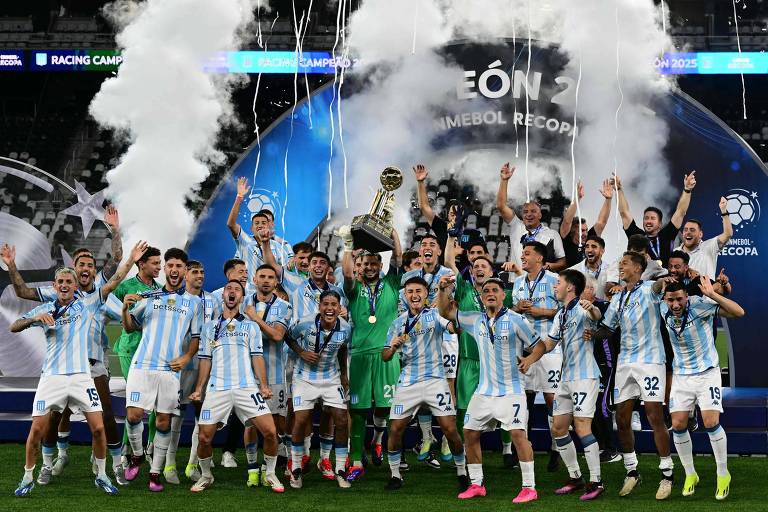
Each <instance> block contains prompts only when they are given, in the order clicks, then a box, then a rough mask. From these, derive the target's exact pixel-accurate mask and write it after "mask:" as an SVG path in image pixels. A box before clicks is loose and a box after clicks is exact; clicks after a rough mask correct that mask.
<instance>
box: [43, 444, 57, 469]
mask: <svg viewBox="0 0 768 512" xmlns="http://www.w3.org/2000/svg"><path fill="white" fill-rule="evenodd" d="M42 451H43V467H49V468H50V467H53V454H54V453H56V447H55V446H54V445H51V446H46V445H45V444H44V445H43V448H42Z"/></svg>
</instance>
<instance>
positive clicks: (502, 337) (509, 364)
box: [457, 308, 541, 396]
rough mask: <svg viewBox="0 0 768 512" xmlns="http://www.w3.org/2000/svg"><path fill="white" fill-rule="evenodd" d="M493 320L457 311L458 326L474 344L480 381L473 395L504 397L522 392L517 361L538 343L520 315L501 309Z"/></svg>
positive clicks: (531, 328) (529, 326)
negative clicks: (478, 358) (478, 362)
mask: <svg viewBox="0 0 768 512" xmlns="http://www.w3.org/2000/svg"><path fill="white" fill-rule="evenodd" d="M499 313H500V314H499V315H497V316H496V318H495V319H494V318H488V317H487V316H486V314H485V313H481V312H479V311H459V312H458V313H457V315H458V317H457V319H458V323H459V326H460V327H461V328H462V329H463V330H465V331H466V332H467V333H469V335H470V336H472V337H473V338H474V339H475V341H476V342H477V349H478V352H479V356H480V381H479V383H478V385H477V389H476V390H475V393H477V394H479V395H485V396H507V395H514V394H520V393H524V392H525V390H524V389H523V384H522V382H521V381H522V379H523V377H524V376H523V375H521V374H520V371H519V370H518V369H517V358H518V356H520V355H522V353H523V351H524V350H531V349H532V348H533V346H534V345H536V343H539V342H540V341H541V338H540V337H539V335H538V333H537V332H536V331H535V330H534V328H533V326H532V325H531V324H530V323H529V322H528V321H527V320H526V319H525V317H524V316H522V315H520V314H518V313H515V312H514V311H512V310H509V309H507V308H503V309H502V310H501V311H499Z"/></svg>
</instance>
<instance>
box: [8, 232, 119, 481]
mask: <svg viewBox="0 0 768 512" xmlns="http://www.w3.org/2000/svg"><path fill="white" fill-rule="evenodd" d="M120 253H121V254H122V249H121V250H120ZM0 256H2V259H3V261H4V262H5V264H6V265H7V267H8V272H9V276H10V278H11V282H13V284H14V288H15V289H16V292H17V295H18V296H19V297H21V298H25V299H29V300H37V301H40V302H50V301H55V300H56V298H57V293H56V289H55V288H54V287H52V286H43V287H39V288H29V287H28V286H27V285H26V283H25V282H24V280H23V278H22V277H21V274H20V273H19V271H18V270H17V268H16V263H15V258H16V248H15V247H14V246H9V245H3V247H2V249H0ZM73 263H74V271H75V273H76V274H77V288H76V289H75V297H76V298H82V297H85V296H86V295H90V294H92V293H94V292H96V291H98V290H99V289H100V288H102V287H103V286H104V284H105V283H106V280H105V277H104V276H105V271H103V270H102V271H101V272H100V273H99V276H98V278H99V281H100V283H99V284H98V285H97V284H96V279H97V273H96V260H95V259H94V257H93V254H91V252H90V251H88V250H80V251H78V253H77V255H76V256H75V259H74V262H73ZM107 272H108V273H109V274H110V275H112V274H114V268H112V269H111V270H109V269H107ZM106 319H107V317H106V314H105V310H104V308H101V309H99V311H98V313H97V314H96V315H94V317H93V321H92V323H91V326H90V329H89V338H88V361H89V363H90V365H91V371H90V374H91V378H92V379H93V381H94V385H95V386H96V390H97V391H98V393H99V400H100V401H101V406H102V416H103V419H104V430H105V433H106V436H107V447H108V449H109V453H110V455H111V456H112V470H113V472H114V475H115V482H116V483H117V484H119V485H127V484H128V482H127V481H126V480H125V477H124V475H123V467H122V462H121V460H120V455H121V453H120V449H121V442H120V434H119V433H118V431H117V424H116V422H115V417H114V414H113V412H112V396H111V395H110V392H109V371H108V370H107V367H106V364H105V361H106V354H105V353H104V350H105V347H106V346H107V339H106V334H105V332H104V325H105V323H106ZM71 414H72V411H71V410H70V409H69V408H65V409H64V410H63V411H62V412H61V413H59V412H56V411H52V413H51V415H50V419H51V425H50V426H49V428H48V433H47V435H46V438H45V439H43V446H44V450H51V449H53V446H55V445H58V451H59V453H58V457H57V458H56V459H55V460H54V462H53V465H52V466H51V467H50V468H49V467H44V468H43V470H42V471H41V472H40V474H39V475H38V483H39V484H40V485H46V484H48V483H49V482H50V478H51V476H59V475H61V474H62V472H63V470H64V467H65V466H66V465H67V464H68V462H69V455H68V454H67V448H68V445H69V417H70V415H71ZM57 427H58V429H57ZM57 430H58V435H57ZM94 469H95V466H94Z"/></svg>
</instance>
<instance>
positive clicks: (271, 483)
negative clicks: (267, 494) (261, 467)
mask: <svg viewBox="0 0 768 512" xmlns="http://www.w3.org/2000/svg"><path fill="white" fill-rule="evenodd" d="M264 478H265V479H266V481H267V486H268V487H271V488H272V492H277V493H282V492H285V486H283V483H282V482H281V481H280V479H279V478H277V475H276V474H274V473H267V476H266V477H264Z"/></svg>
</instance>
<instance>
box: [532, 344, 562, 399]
mask: <svg viewBox="0 0 768 512" xmlns="http://www.w3.org/2000/svg"><path fill="white" fill-rule="evenodd" d="M562 367H563V355H562V354H553V353H551V352H550V353H548V354H544V355H543V356H542V358H541V359H539V360H538V361H536V362H535V363H533V364H532V365H531V367H530V369H529V370H528V373H527V374H526V376H525V389H526V391H541V392H542V393H557V389H558V387H559V385H560V374H561V372H562Z"/></svg>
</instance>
